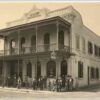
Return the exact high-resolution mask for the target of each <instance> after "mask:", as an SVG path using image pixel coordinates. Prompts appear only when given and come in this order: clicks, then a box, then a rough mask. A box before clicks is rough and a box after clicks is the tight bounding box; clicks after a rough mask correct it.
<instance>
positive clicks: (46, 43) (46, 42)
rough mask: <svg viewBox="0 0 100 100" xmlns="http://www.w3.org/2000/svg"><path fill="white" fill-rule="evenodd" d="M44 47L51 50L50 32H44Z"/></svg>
mask: <svg viewBox="0 0 100 100" xmlns="http://www.w3.org/2000/svg"><path fill="white" fill-rule="evenodd" d="M44 48H45V50H49V48H50V34H49V33H46V34H44Z"/></svg>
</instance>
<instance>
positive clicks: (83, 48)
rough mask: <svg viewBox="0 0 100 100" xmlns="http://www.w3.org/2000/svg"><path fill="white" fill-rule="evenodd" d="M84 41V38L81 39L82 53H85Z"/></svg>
mask: <svg viewBox="0 0 100 100" xmlns="http://www.w3.org/2000/svg"><path fill="white" fill-rule="evenodd" d="M85 49H86V48H85V39H84V38H82V50H83V52H85Z"/></svg>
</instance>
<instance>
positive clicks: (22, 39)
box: [20, 37, 25, 53]
mask: <svg viewBox="0 0 100 100" xmlns="http://www.w3.org/2000/svg"><path fill="white" fill-rule="evenodd" d="M20 47H21V52H22V53H24V52H25V38H24V37H22V38H21V41H20Z"/></svg>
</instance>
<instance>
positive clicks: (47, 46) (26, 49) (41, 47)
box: [0, 43, 70, 56]
mask: <svg viewBox="0 0 100 100" xmlns="http://www.w3.org/2000/svg"><path fill="white" fill-rule="evenodd" d="M57 46H58V49H57ZM54 50H55V51H57V50H59V51H66V52H69V51H70V49H69V46H65V45H57V44H56V43H54V44H45V45H37V49H36V46H32V47H23V48H21V49H18V48H13V49H10V50H5V51H4V50H0V56H4V55H5V56H11V55H12V56H13V55H23V54H34V53H36V52H49V51H54Z"/></svg>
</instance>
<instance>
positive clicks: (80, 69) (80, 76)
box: [78, 61, 83, 78]
mask: <svg viewBox="0 0 100 100" xmlns="http://www.w3.org/2000/svg"><path fill="white" fill-rule="evenodd" d="M78 78H83V62H81V61H79V62H78Z"/></svg>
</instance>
